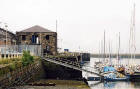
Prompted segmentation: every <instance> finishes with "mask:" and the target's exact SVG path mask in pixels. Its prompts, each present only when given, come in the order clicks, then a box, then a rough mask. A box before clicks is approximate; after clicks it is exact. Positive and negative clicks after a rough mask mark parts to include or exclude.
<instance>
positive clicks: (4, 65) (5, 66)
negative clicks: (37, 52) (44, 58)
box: [0, 51, 39, 76]
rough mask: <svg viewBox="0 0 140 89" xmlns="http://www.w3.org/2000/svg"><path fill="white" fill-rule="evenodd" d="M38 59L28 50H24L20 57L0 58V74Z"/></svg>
mask: <svg viewBox="0 0 140 89" xmlns="http://www.w3.org/2000/svg"><path fill="white" fill-rule="evenodd" d="M38 59H39V58H38V57H33V56H31V55H30V52H29V51H24V52H23V56H22V57H21V58H11V59H0V76H1V75H3V74H6V73H8V72H11V71H14V70H15V69H17V68H20V67H24V66H27V65H29V64H31V63H33V62H34V61H35V60H38Z"/></svg>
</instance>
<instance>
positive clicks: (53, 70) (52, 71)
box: [43, 61, 82, 80]
mask: <svg viewBox="0 0 140 89" xmlns="http://www.w3.org/2000/svg"><path fill="white" fill-rule="evenodd" d="M43 68H44V70H45V71H46V79H60V80H65V79H66V80H81V79H82V72H81V71H79V70H74V69H72V68H68V67H64V66H61V65H58V64H55V63H51V62H48V61H43Z"/></svg>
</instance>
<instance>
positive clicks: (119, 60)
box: [118, 32, 120, 65]
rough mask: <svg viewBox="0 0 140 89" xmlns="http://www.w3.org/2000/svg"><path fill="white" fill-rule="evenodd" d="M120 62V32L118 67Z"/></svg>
mask: <svg viewBox="0 0 140 89" xmlns="http://www.w3.org/2000/svg"><path fill="white" fill-rule="evenodd" d="M119 62H120V32H119V47H118V65H119Z"/></svg>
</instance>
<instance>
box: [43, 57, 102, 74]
mask: <svg viewBox="0 0 140 89" xmlns="http://www.w3.org/2000/svg"><path fill="white" fill-rule="evenodd" d="M42 59H43V60H45V61H49V62H52V63H55V64H59V65H62V66H65V67H69V68H72V69H75V70H79V71H84V72H87V73H90V74H94V75H97V76H100V77H104V76H103V75H101V74H100V73H98V72H97V71H95V70H94V69H93V70H87V69H86V68H82V66H81V65H80V63H78V62H73V61H68V60H67V61H64V60H61V59H57V58H44V57H43V58H42Z"/></svg>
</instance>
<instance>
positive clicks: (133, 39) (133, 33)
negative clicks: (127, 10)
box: [129, 3, 136, 62]
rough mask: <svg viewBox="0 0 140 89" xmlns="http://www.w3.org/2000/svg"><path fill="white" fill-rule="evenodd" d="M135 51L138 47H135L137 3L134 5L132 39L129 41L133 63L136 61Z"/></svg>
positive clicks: (131, 28)
mask: <svg viewBox="0 0 140 89" xmlns="http://www.w3.org/2000/svg"><path fill="white" fill-rule="evenodd" d="M132 51H133V52H132ZM135 51H136V45H135V3H134V4H133V10H132V16H131V27H130V39H129V53H130V55H131V60H132V62H134V60H133V59H135Z"/></svg>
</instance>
